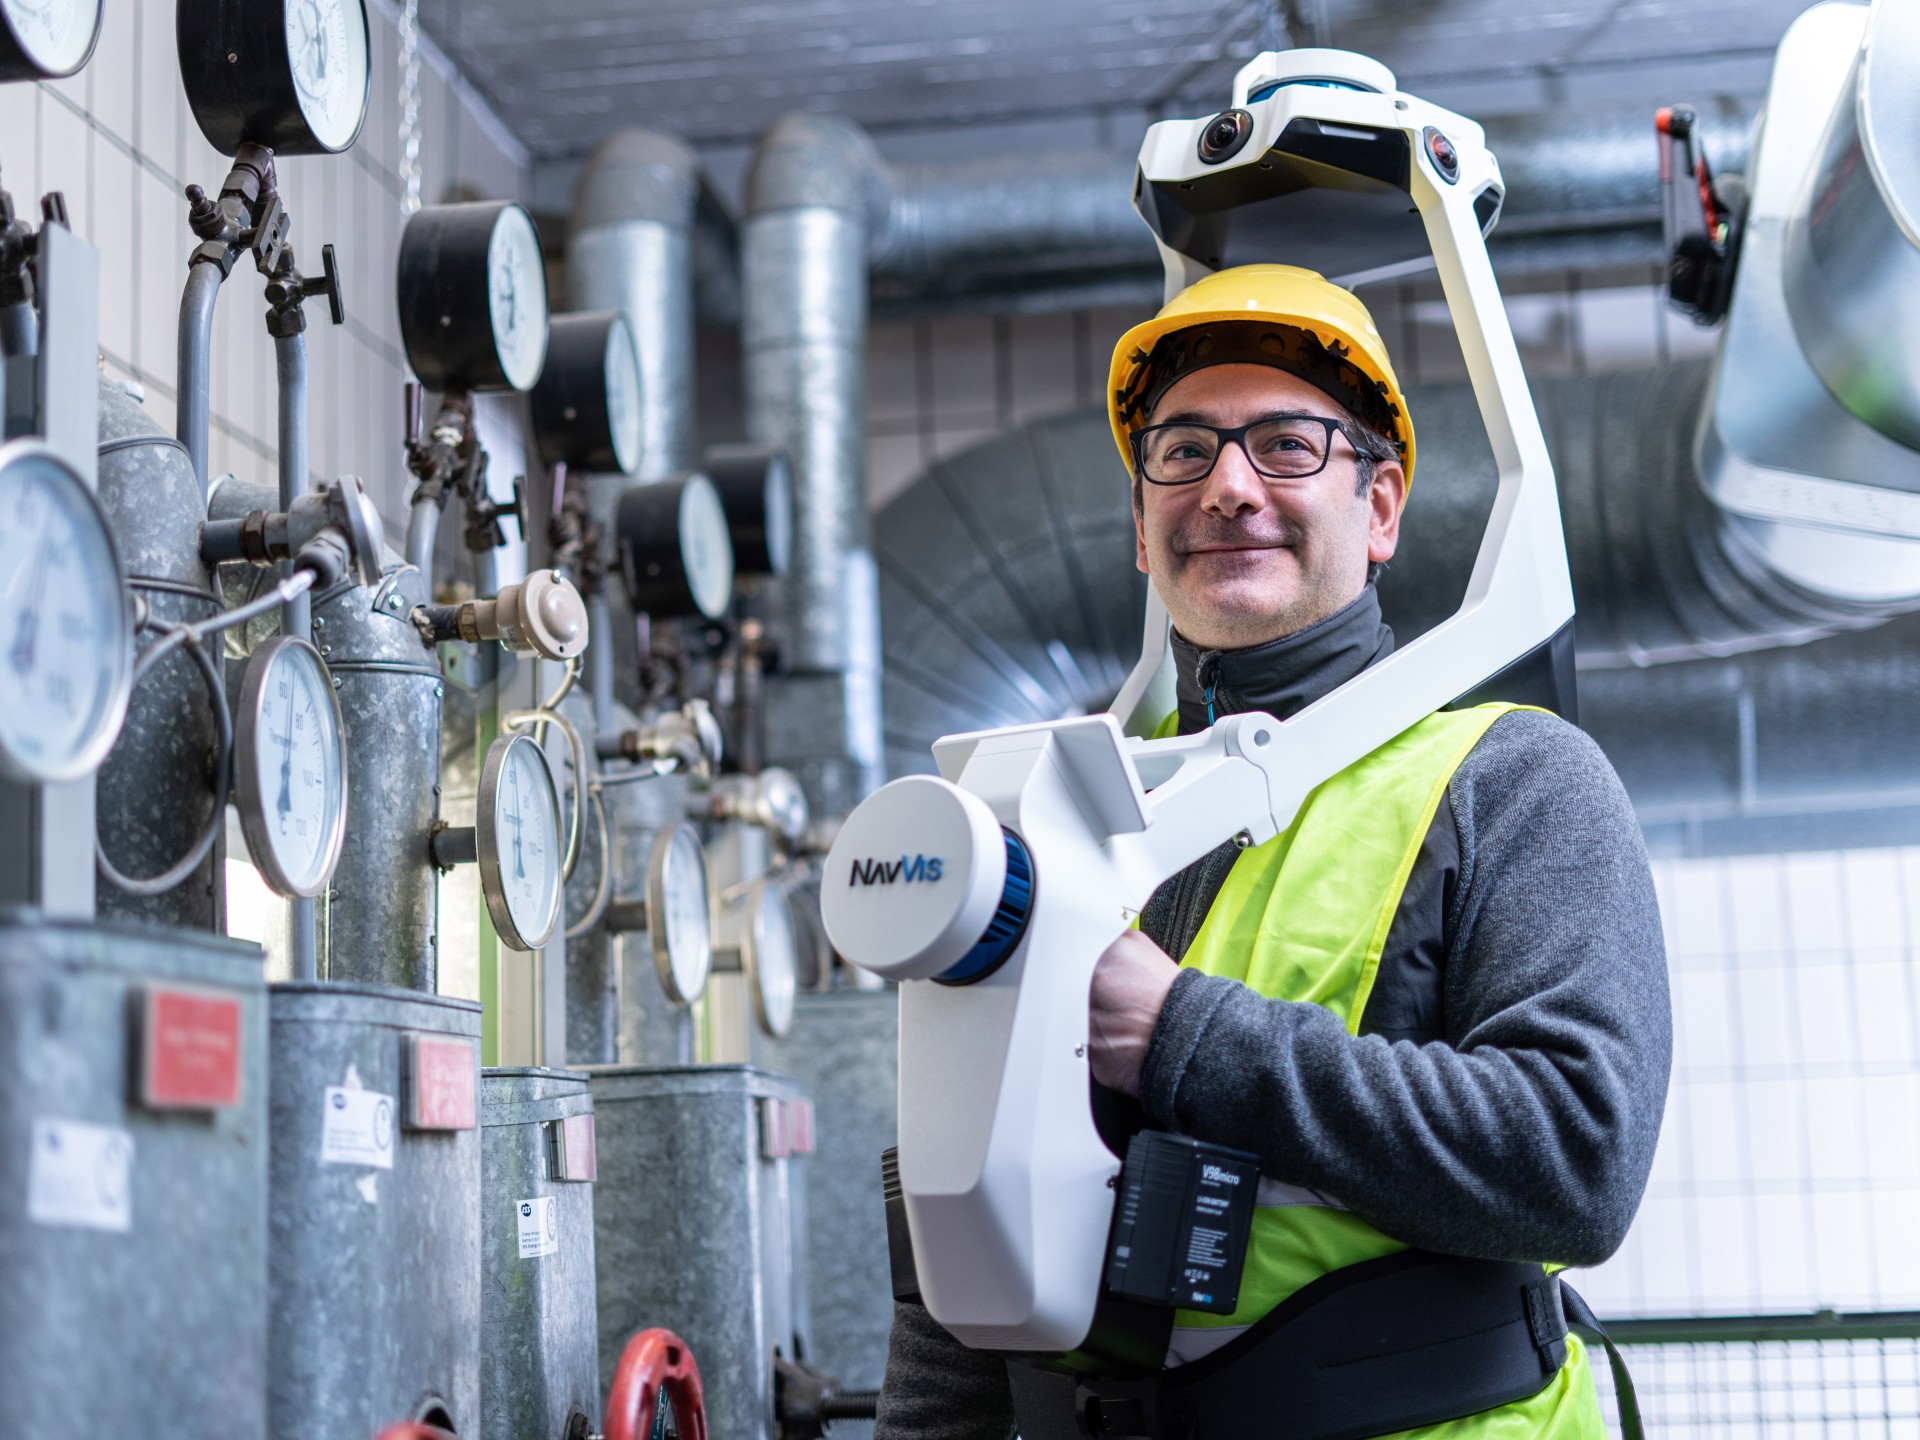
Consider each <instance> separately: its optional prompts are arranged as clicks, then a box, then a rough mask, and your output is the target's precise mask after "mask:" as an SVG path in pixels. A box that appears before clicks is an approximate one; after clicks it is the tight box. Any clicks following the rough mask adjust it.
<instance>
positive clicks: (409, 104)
mask: <svg viewBox="0 0 1920 1440" xmlns="http://www.w3.org/2000/svg"><path fill="white" fill-rule="evenodd" d="M400 185H401V193H400V213H401V214H402V215H411V214H413V212H414V211H416V210H418V209H419V208H420V0H406V3H405V4H404V5H402V6H401V8H400Z"/></svg>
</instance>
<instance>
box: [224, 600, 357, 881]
mask: <svg viewBox="0 0 1920 1440" xmlns="http://www.w3.org/2000/svg"><path fill="white" fill-rule="evenodd" d="M236 747H237V753H236V754H235V756H234V791H235V799H236V800H237V802H238V804H239V808H240V828H241V831H242V832H243V833H244V834H245V835H246V837H247V851H248V853H249V854H250V855H251V856H252V857H253V863H254V866H255V868H256V869H258V870H259V871H260V874H261V875H262V877H264V878H265V880H266V882H267V884H268V885H269V886H271V887H272V888H273V889H274V890H275V891H276V892H277V893H279V894H281V895H287V896H312V895H318V894H319V893H320V892H321V891H322V890H324V889H326V887H327V882H328V881H329V880H331V879H332V878H333V869H334V866H335V865H336V864H337V863H338V862H339V859H340V847H341V845H342V844H343V843H345V841H346V837H347V755H346V742H345V738H344V733H343V731H342V728H341V723H340V707H339V704H338V703H337V702H336V701H335V699H334V695H333V681H332V679H331V677H330V676H329V675H328V674H327V668H326V666H325V665H324V664H323V663H322V662H321V659H320V655H319V652H318V651H316V650H315V649H314V648H313V646H311V645H309V644H307V642H306V641H304V640H296V639H293V638H292V637H290V636H281V637H279V638H277V639H274V640H270V641H268V642H267V643H266V644H265V645H262V646H261V647H260V648H259V649H258V650H256V651H254V653H253V658H252V659H251V660H250V661H249V662H248V664H247V677H246V681H245V683H244V684H243V685H242V687H241V693H240V723H239V726H238V728H237V730H236Z"/></svg>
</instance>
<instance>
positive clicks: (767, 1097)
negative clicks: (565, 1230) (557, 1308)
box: [588, 1065, 806, 1440]
mask: <svg viewBox="0 0 1920 1440" xmlns="http://www.w3.org/2000/svg"><path fill="white" fill-rule="evenodd" d="M588 1073H589V1074H590V1075H591V1076H592V1077H593V1109H594V1124H595V1129H596V1131H597V1134H598V1142H599V1159H600V1180H599V1184H598V1185H597V1186H596V1193H595V1196H594V1201H595V1203H594V1241H595V1249H596V1255H595V1258H596V1262H597V1266H598V1271H599V1290H600V1364H601V1371H602V1373H601V1377H600V1378H601V1390H602V1392H603V1393H604V1391H605V1389H606V1387H607V1385H608V1384H609V1383H611V1381H612V1378H613V1366H614V1364H615V1362H616V1361H618V1359H619V1357H620V1351H621V1347H622V1346H623V1345H624V1344H625V1343H626V1340H627V1338H628V1337H629V1336H630V1335H632V1334H633V1332H634V1331H635V1330H638V1329H642V1328H644V1327H646V1326H650V1325H664V1326H665V1327H666V1328H668V1329H669V1330H672V1331H674V1332H675V1333H676V1334H678V1335H679V1336H680V1337H681V1338H682V1339H684V1340H685V1341H686V1342H687V1344H688V1345H689V1346H690V1347H691V1348H692V1350H693V1357H694V1360H695V1361H696V1362H697V1363H698V1364H699V1366H700V1378H701V1382H702V1384H703V1385H704V1386H705V1389H706V1396H707V1423H708V1427H709V1429H710V1430H711V1431H712V1432H713V1434H714V1435H715V1436H718V1437H725V1440H772V1437H773V1434H774V1413H773V1357H774V1350H775V1348H776V1347H778V1348H779V1350H780V1351H781V1352H782V1353H783V1354H786V1355H792V1354H794V1353H795V1350H796V1343H795V1342H796V1332H797V1331H798V1330H800V1328H801V1327H800V1325H799V1323H798V1319H797V1317H796V1314H795V1308H794V1287H793V1277H794V1272H795V1267H796V1266H797V1265H799V1264H800V1263H801V1262H802V1252H801V1251H800V1249H799V1247H798V1246H797V1245H796V1243H795V1233H796V1232H795V1226H794V1220H793V1217H794V1213H795V1197H794V1191H795V1190H796V1189H800V1188H803V1187H804V1186H805V1184H806V1175H805V1167H804V1166H803V1165H802V1164H801V1163H800V1162H799V1160H798V1159H796V1158H794V1157H791V1156H784V1157H783V1156H779V1155H778V1154H777V1153H770V1152H777V1151H778V1150H779V1149H780V1148H781V1146H780V1145H779V1144H777V1143H774V1144H769V1141H770V1140H775V1141H777V1139H778V1137H779V1136H780V1135H782V1134H783V1133H785V1132H784V1126H785V1124H786V1121H787V1116H788V1114H789V1113H790V1112H789V1110H788V1107H791V1106H792V1105H793V1104H794V1102H796V1101H803V1100H804V1096H803V1095H802V1094H801V1092H800V1088H799V1087H798V1086H797V1085H795V1084H794V1083H793V1082H792V1081H791V1080H788V1079H786V1078H785V1077H783V1076H779V1075H775V1074H772V1073H771V1072H769V1071H766V1070H759V1069H755V1068H753V1067H752V1066H747V1065H704V1066H676V1067H670V1068H665V1067H663V1068H652V1067H645V1066H625V1065H608V1066H594V1067H591V1068H590V1069H589V1070H588ZM798 1339H799V1341H800V1348H804V1344H805V1339H806V1337H805V1335H804V1334H800V1335H799V1336H798Z"/></svg>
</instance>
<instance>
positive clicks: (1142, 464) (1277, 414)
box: [1128, 410, 1399, 490]
mask: <svg viewBox="0 0 1920 1440" xmlns="http://www.w3.org/2000/svg"><path fill="white" fill-rule="evenodd" d="M1276 420H1317V421H1319V422H1320V423H1321V424H1322V425H1324V426H1326V427H1327V448H1326V453H1325V454H1323V455H1322V456H1321V457H1320V463H1319V465H1317V466H1316V467H1315V468H1313V469H1312V470H1307V471H1303V472H1301V473H1300V474H1297V475H1274V474H1271V473H1269V472H1268V471H1265V470H1262V469H1261V468H1260V462H1259V461H1257V460H1255V459H1254V458H1253V452H1252V451H1251V450H1249V449H1248V448H1247V432H1248V431H1249V430H1255V429H1258V428H1259V427H1260V426H1262V425H1270V424H1272V423H1273V422H1274V421H1276ZM1156 430H1211V431H1212V432H1213V433H1214V434H1215V435H1216V436H1218V437H1219V440H1220V448H1219V449H1218V450H1216V451H1214V452H1213V463H1212V464H1211V465H1209V466H1207V468H1206V469H1205V470H1204V471H1202V472H1201V473H1200V474H1198V475H1196V476H1194V477H1193V479H1191V480H1155V479H1154V478H1153V477H1152V476H1150V475H1149V474H1147V469H1146V457H1145V455H1144V454H1143V444H1142V442H1143V441H1144V440H1145V438H1146V437H1147V436H1148V435H1151V434H1152V433H1153V432H1154V431H1156ZM1336 430H1337V431H1339V432H1340V433H1341V434H1342V435H1344V436H1346V437H1347V444H1349V445H1351V446H1352V447H1353V454H1354V458H1355V459H1356V460H1359V459H1367V460H1371V461H1373V462H1374V463H1375V464H1376V465H1377V464H1380V463H1381V462H1383V461H1386V460H1394V459H1398V458H1399V457H1398V456H1397V455H1393V454H1387V455H1380V454H1377V453H1375V451H1374V449H1373V447H1372V446H1371V445H1369V444H1368V443H1367V442H1366V441H1365V440H1364V439H1362V438H1361V436H1360V434H1359V432H1358V431H1357V430H1355V429H1354V427H1353V426H1352V424H1351V423H1350V422H1348V421H1346V420H1343V419H1341V418H1340V417H1339V416H1337V415H1319V414H1315V413H1314V412H1313V411H1311V410H1275V411H1273V412H1271V413H1270V414H1266V415H1262V416H1261V417H1260V418H1259V419H1257V420H1249V421H1248V422H1247V423H1246V424H1245V425H1239V426H1227V425H1209V424H1207V423H1206V422H1205V421H1202V420H1168V421H1165V422H1164V423H1162V424H1159V425H1142V426H1141V427H1140V428H1139V429H1138V430H1136V431H1134V432H1133V434H1132V435H1131V436H1129V437H1128V439H1129V443H1130V444H1131V445H1132V447H1133V473H1134V474H1136V475H1138V476H1139V477H1140V478H1141V479H1142V480H1144V481H1145V482H1146V483H1147V484H1149V485H1158V486H1159V487H1160V488H1161V489H1163V490H1177V489H1179V488H1181V487H1182V486H1186V485H1198V484H1200V483H1201V482H1202V481H1204V480H1206V479H1207V477H1208V476H1210V475H1212V474H1213V472H1214V470H1215V469H1216V468H1218V466H1219V464H1220V457H1221V456H1222V455H1224V454H1226V453H1227V446H1228V445H1230V444H1231V445H1238V446H1239V447H1240V453H1241V454H1242V455H1244V456H1246V459H1247V465H1248V466H1249V468H1251V469H1252V471H1253V473H1254V474H1256V475H1258V476H1259V477H1260V478H1261V479H1262V480H1310V479H1312V478H1313V477H1314V476H1315V475H1318V474H1320V473H1321V472H1322V471H1324V470H1325V469H1326V468H1327V465H1328V464H1329V463H1330V462H1331V461H1332V459H1333V435H1334V432H1335V431H1336ZM1388 443H1389V444H1390V445H1391V444H1392V442H1391V441H1389V442H1388Z"/></svg>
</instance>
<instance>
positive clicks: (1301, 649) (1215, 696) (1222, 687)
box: [1173, 585, 1393, 735]
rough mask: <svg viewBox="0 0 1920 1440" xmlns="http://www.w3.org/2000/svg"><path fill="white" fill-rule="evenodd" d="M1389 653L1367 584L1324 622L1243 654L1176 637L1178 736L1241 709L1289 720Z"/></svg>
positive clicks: (1389, 634) (1386, 632)
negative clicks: (1200, 646)
mask: <svg viewBox="0 0 1920 1440" xmlns="http://www.w3.org/2000/svg"><path fill="white" fill-rule="evenodd" d="M1392 653H1393V631H1392V630H1390V629H1389V628H1388V627H1387V625H1386V622H1384V621H1383V620H1381V618H1380V597H1379V595H1378V594H1376V593H1375V591H1374V588H1373V586H1371V585H1369V586H1367V587H1366V589H1364V590H1362V591H1361V592H1360V596H1359V598H1358V599H1357V600H1355V601H1353V603H1351V604H1350V605H1348V606H1346V607H1345V608H1344V609H1341V610H1336V611H1334V613H1333V614H1331V615H1329V616H1327V618H1326V619H1324V620H1320V621H1317V622H1315V623H1314V624H1312V625H1309V626H1308V627H1307V628H1306V629H1304V630H1299V631H1296V632H1294V633H1293V634H1291V635H1282V636H1281V637H1280V638H1279V639H1278V640H1269V641H1268V642H1267V643H1266V644H1264V645H1250V646H1248V647H1247V648H1246V649H1244V650H1202V649H1200V648H1199V647H1198V646H1196V645H1194V644H1192V643H1191V642H1190V641H1188V640H1187V639H1186V638H1185V637H1184V636H1182V635H1181V634H1180V632H1179V631H1178V630H1176V631H1174V632H1173V658H1174V666H1175V671H1176V674H1177V677H1178V694H1179V698H1180V733H1181V734H1182V735H1191V734H1193V733H1194V732H1196V731H1199V730H1204V729H1206V728H1207V727H1208V726H1209V725H1211V724H1212V723H1213V722H1214V721H1215V720H1218V719H1219V718H1220V717H1221V716H1223V715H1238V714H1240V713H1241V712H1242V711H1245V710H1264V711H1266V712H1267V714H1269V715H1271V716H1273V717H1274V718H1275V719H1277V720H1286V719H1289V718H1291V717H1292V716H1294V715H1296V714H1298V713H1299V712H1300V711H1302V710H1304V709H1306V707H1307V706H1309V705H1311V704H1312V703H1313V702H1314V701H1315V700H1318V699H1320V697H1321V696H1323V695H1327V694H1330V693H1332V692H1333V691H1334V690H1336V689H1338V688H1339V687H1340V686H1342V685H1344V684H1346V683H1347V681H1349V680H1351V679H1353V677H1354V676H1356V675H1358V674H1359V673H1360V672H1361V671H1362V670H1364V669H1366V668H1367V667H1368V666H1369V665H1371V664H1373V663H1374V662H1375V661H1376V660H1384V659H1386V657H1387V656H1389V655H1391V654H1392ZM1209 691H1211V695H1209ZM1209 701H1211V706H1209ZM1209 708H1211V712H1212V713H1211V715H1209V713H1208V712H1209Z"/></svg>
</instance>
